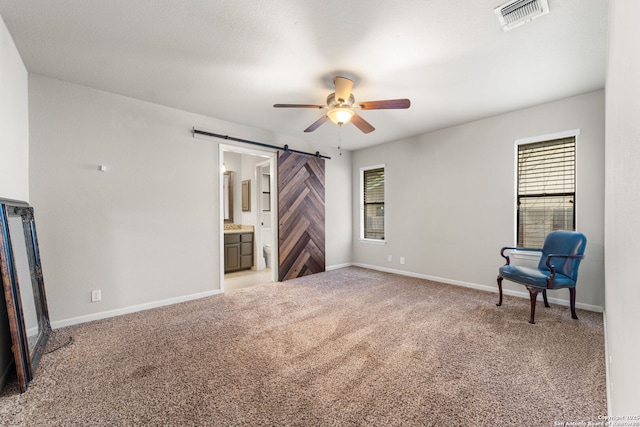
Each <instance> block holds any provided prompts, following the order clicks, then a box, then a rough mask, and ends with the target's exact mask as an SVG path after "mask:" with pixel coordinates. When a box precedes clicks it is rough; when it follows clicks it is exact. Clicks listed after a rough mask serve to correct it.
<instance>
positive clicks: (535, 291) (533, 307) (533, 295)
mask: <svg viewBox="0 0 640 427" xmlns="http://www.w3.org/2000/svg"><path fill="white" fill-rule="evenodd" d="M527 289H529V297H530V299H531V319H529V323H531V324H535V323H536V321H535V320H534V318H535V315H536V300H537V299H538V293H539V292H540V289H538V288H534V287H527Z"/></svg>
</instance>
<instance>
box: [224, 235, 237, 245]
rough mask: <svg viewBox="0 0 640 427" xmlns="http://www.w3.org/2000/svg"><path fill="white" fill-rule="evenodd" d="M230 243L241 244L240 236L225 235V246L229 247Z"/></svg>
mask: <svg viewBox="0 0 640 427" xmlns="http://www.w3.org/2000/svg"><path fill="white" fill-rule="evenodd" d="M229 243H240V234H238V233H233V234H225V235H224V244H225V245H228V244H229Z"/></svg>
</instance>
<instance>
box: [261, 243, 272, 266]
mask: <svg viewBox="0 0 640 427" xmlns="http://www.w3.org/2000/svg"><path fill="white" fill-rule="evenodd" d="M262 254H263V255H264V262H265V264H266V266H267V268H271V245H270V244H269V243H265V244H264V246H263V247H262Z"/></svg>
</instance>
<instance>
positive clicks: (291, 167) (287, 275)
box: [278, 151, 325, 281]
mask: <svg viewBox="0 0 640 427" xmlns="http://www.w3.org/2000/svg"><path fill="white" fill-rule="evenodd" d="M324 244H325V240H324V159H321V158H318V157H311V156H305V155H302V154H296V153H291V152H288V151H279V152H278V280H279V281H284V280H289V279H293V278H296V277H302V276H306V275H309V274H315V273H320V272H322V271H325V252H324V251H325V249H324Z"/></svg>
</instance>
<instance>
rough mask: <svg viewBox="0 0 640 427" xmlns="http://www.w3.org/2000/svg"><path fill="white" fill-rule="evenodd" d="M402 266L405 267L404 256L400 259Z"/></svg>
mask: <svg viewBox="0 0 640 427" xmlns="http://www.w3.org/2000/svg"><path fill="white" fill-rule="evenodd" d="M400 264H402V265H404V257H403V256H401V257H400Z"/></svg>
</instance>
